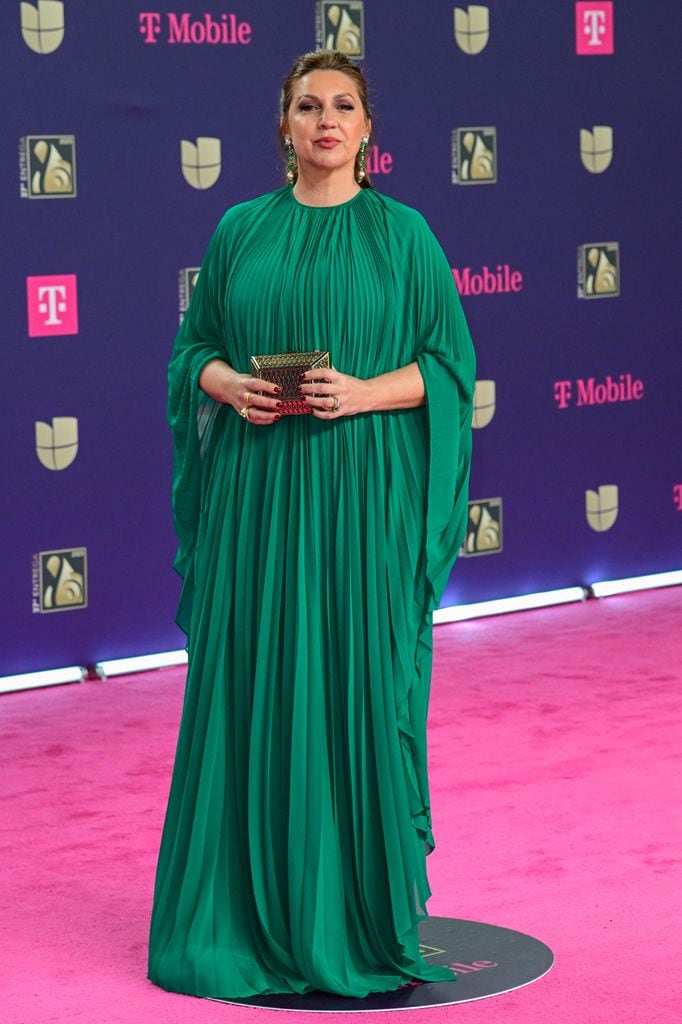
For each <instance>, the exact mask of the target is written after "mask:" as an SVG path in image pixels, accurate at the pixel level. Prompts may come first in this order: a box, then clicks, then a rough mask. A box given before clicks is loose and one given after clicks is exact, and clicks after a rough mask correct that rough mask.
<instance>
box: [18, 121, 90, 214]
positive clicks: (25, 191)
mask: <svg viewBox="0 0 682 1024" xmlns="http://www.w3.org/2000/svg"><path fill="white" fill-rule="evenodd" d="M19 152H20V156H19V161H20V170H21V194H22V196H24V197H28V198H29V199H73V197H74V196H75V195H76V139H75V137H74V136H73V135H26V136H25V137H24V138H23V139H22V140H21V147H20V151H19Z"/></svg>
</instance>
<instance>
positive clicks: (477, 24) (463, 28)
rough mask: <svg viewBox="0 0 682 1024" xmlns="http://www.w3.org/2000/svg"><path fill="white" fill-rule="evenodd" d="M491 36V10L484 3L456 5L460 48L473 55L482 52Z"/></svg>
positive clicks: (456, 34)
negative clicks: (466, 5)
mask: <svg viewBox="0 0 682 1024" xmlns="http://www.w3.org/2000/svg"><path fill="white" fill-rule="evenodd" d="M489 38H490V12H489V10H488V8H487V7H484V6H483V5H482V4H469V6H468V7H467V8H466V10H464V9H463V8H461V7H455V40H456V41H457V45H458V46H459V48H460V50H462V51H463V52H464V53H468V54H471V55H474V54H477V53H481V51H482V50H485V48H486V46H487V45H488V39H489Z"/></svg>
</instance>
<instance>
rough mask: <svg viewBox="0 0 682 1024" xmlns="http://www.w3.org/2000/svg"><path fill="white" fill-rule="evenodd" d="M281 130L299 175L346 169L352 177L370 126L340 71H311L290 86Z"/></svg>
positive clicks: (353, 90) (353, 86)
mask: <svg viewBox="0 0 682 1024" xmlns="http://www.w3.org/2000/svg"><path fill="white" fill-rule="evenodd" d="M284 130H285V132H286V134H287V135H289V136H290V138H291V142H292V145H293V147H294V150H295V152H296V157H297V159H298V167H299V174H301V173H303V175H305V174H306V171H307V172H309V173H310V172H312V173H315V172H316V171H324V170H328V171H335V170H338V169H340V168H342V167H348V170H349V173H350V174H351V175H352V174H353V170H354V167H355V157H356V156H357V153H358V150H359V149H360V142H361V140H362V137H363V135H369V133H370V130H371V123H370V122H369V121H367V119H366V118H365V112H364V110H363V107H362V103H361V101H360V97H359V96H358V93H357V91H356V88H355V83H354V82H353V79H352V78H350V77H349V76H348V75H344V74H343V72H342V71H311V72H310V73H309V74H307V75H304V76H303V78H299V79H298V81H297V82H296V84H295V86H294V90H293V97H292V101H291V106H290V107H289V110H288V111H287V116H286V118H285V119H284Z"/></svg>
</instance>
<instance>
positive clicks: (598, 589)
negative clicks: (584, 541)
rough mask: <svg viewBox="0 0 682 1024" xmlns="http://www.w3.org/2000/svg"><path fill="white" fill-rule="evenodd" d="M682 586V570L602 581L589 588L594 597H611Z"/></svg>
mask: <svg viewBox="0 0 682 1024" xmlns="http://www.w3.org/2000/svg"><path fill="white" fill-rule="evenodd" d="M680 584H682V569H675V570H673V571H672V572H657V573H652V574H651V575H650V576H631V577H630V578H629V579H624V580H602V582H601V583H593V584H592V586H591V587H590V590H591V592H592V593H593V594H594V596H595V597H611V596H612V594H629V593H632V592H633V591H636V590H654V589H655V588H656V587H675V586H679V585H680Z"/></svg>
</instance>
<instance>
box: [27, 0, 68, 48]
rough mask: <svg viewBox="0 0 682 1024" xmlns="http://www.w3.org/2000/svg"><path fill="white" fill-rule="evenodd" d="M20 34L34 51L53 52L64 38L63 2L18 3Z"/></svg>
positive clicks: (48, 0)
mask: <svg viewBox="0 0 682 1024" xmlns="http://www.w3.org/2000/svg"><path fill="white" fill-rule="evenodd" d="M19 16H20V20H21V36H22V38H23V40H24V42H25V43H26V45H27V46H28V48H29V50H33V52H34V53H53V52H54V51H55V50H57V49H59V47H60V46H61V45H62V40H63V38H64V4H63V3H61V0H38V3H27V2H25V0H22V3H20V4H19Z"/></svg>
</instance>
